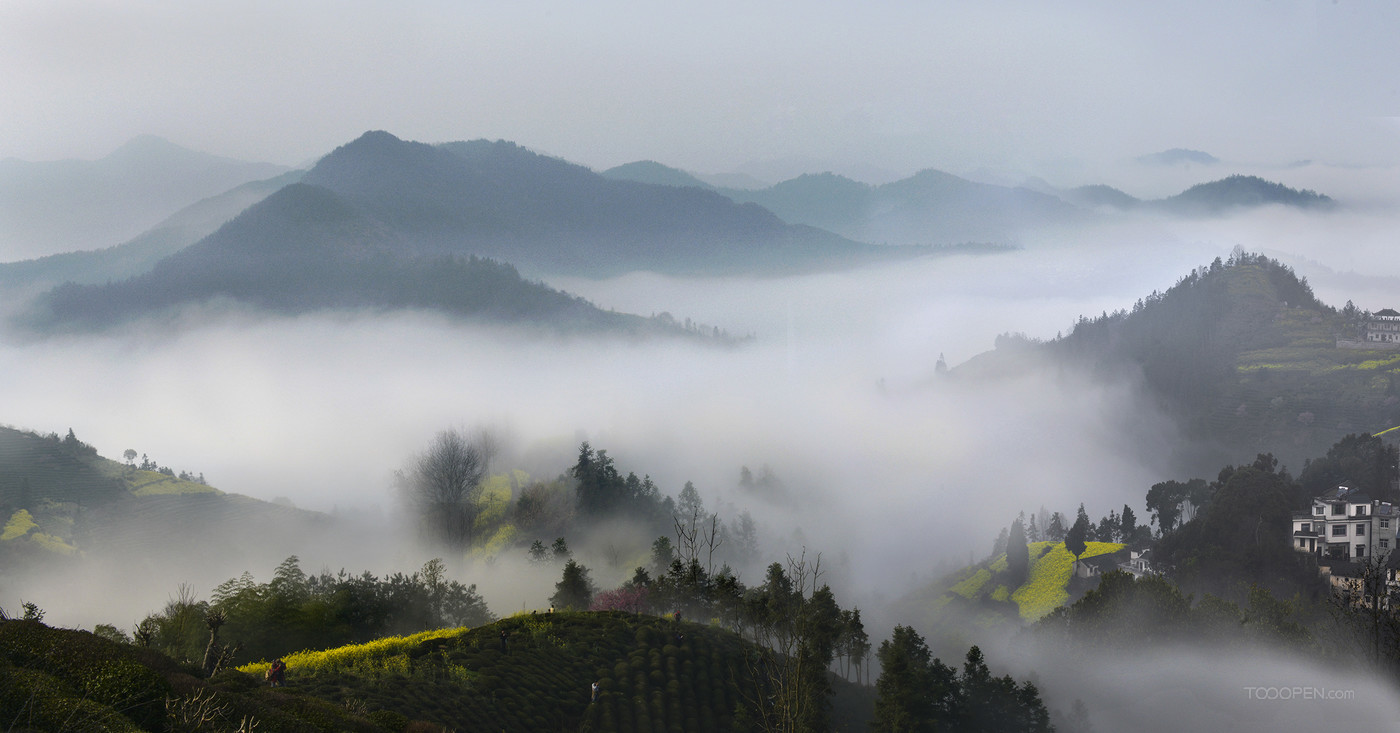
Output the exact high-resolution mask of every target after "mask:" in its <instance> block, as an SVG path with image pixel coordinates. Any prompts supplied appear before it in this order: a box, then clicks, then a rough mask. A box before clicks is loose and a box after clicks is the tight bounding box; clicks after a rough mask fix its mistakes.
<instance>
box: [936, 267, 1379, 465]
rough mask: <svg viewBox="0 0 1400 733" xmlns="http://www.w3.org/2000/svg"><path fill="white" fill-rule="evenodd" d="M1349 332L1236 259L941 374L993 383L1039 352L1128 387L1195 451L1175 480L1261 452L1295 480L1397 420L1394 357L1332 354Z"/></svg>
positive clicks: (1355, 323)
mask: <svg viewBox="0 0 1400 733" xmlns="http://www.w3.org/2000/svg"><path fill="white" fill-rule="evenodd" d="M1363 325H1364V314H1362V313H1359V312H1356V311H1355V310H1354V309H1343V310H1337V309H1336V308H1333V307H1331V306H1328V305H1327V304H1324V303H1322V302H1320V301H1318V299H1317V298H1316V297H1315V296H1314V295H1313V292H1312V289H1311V287H1309V286H1308V283H1307V281H1306V280H1304V279H1302V278H1300V277H1298V276H1297V275H1296V274H1295V273H1294V272H1293V271H1292V270H1291V269H1290V268H1288V267H1286V266H1284V265H1282V264H1280V263H1278V262H1276V261H1274V260H1271V259H1269V258H1267V257H1263V256H1261V255H1252V254H1248V253H1245V252H1243V251H1237V252H1236V253H1234V254H1233V255H1232V256H1231V257H1230V259H1229V260H1228V261H1225V262H1222V261H1221V260H1220V259H1218V258H1217V259H1216V260H1215V261H1214V262H1213V263H1211V264H1210V265H1209V266H1205V267H1198V268H1196V269H1195V270H1193V271H1192V272H1190V273H1189V274H1187V275H1186V276H1185V277H1182V278H1181V279H1180V280H1179V281H1178V282H1177V284H1176V285H1174V286H1173V287H1171V288H1170V289H1168V290H1167V291H1166V292H1154V293H1152V294H1151V295H1148V296H1147V297H1145V298H1143V299H1142V300H1139V301H1138V302H1137V303H1136V304H1135V305H1134V306H1133V307H1132V308H1131V309H1124V310H1121V311H1116V312H1114V313H1104V314H1101V315H1100V316H1099V317H1096V318H1095V317H1081V319H1080V320H1079V322H1078V323H1076V324H1075V325H1074V328H1073V330H1072V331H1070V332H1069V333H1067V334H1066V335H1064V336H1063V337H1061V338H1057V339H1055V340H1053V341H1050V342H1048V343H1043V344H1041V343H1036V342H1030V341H1026V340H1023V339H1017V338H1014V337H1012V338H1008V337H1002V338H999V339H998V347H997V350H996V351H993V352H987V353H986V354H982V355H979V356H977V357H975V358H973V359H972V360H970V361H969V362H967V363H966V364H964V365H960V366H958V367H956V368H955V369H954V370H952V372H951V373H952V374H953V375H954V376H968V377H978V376H981V377H991V378H998V377H1000V376H1002V375H1006V374H1012V373H1017V372H1018V371H1021V370H1024V369H1028V368H1035V367H1034V366H1033V365H1035V364H1039V363H1040V361H1039V360H1038V359H1036V358H1033V356H1035V355H1047V354H1048V355H1049V356H1051V357H1052V358H1053V359H1055V360H1056V361H1058V362H1060V363H1062V364H1069V365H1075V366H1078V367H1081V368H1083V369H1086V370H1088V371H1090V372H1091V373H1093V374H1095V375H1096V376H1097V377H1100V378H1103V379H1131V380H1134V381H1137V380H1139V379H1140V380H1141V381H1143V382H1144V383H1145V384H1146V386H1147V388H1148V389H1149V390H1150V391H1151V393H1152V394H1153V395H1154V396H1155V397H1156V398H1157V401H1158V402H1159V404H1160V405H1161V406H1162V408H1163V409H1164V410H1165V411H1166V412H1167V414H1169V415H1171V416H1173V417H1175V418H1176V419H1177V421H1178V422H1179V423H1180V425H1181V427H1182V428H1183V431H1182V432H1183V433H1184V434H1185V435H1186V436H1189V438H1190V439H1191V440H1193V441H1195V446H1194V448H1193V449H1191V450H1190V451H1188V453H1189V455H1188V459H1189V464H1190V465H1187V466H1184V467H1183V470H1188V471H1190V472H1201V471H1209V470H1214V469H1215V468H1217V467H1218V466H1220V465H1222V464H1226V463H1232V462H1239V461H1242V460H1245V459H1247V458H1250V457H1252V456H1254V455H1255V454H1258V453H1265V452H1271V453H1273V454H1274V455H1275V456H1276V457H1277V458H1278V459H1279V460H1280V461H1281V462H1282V463H1283V464H1284V465H1286V466H1288V467H1290V468H1293V469H1295V470H1296V469H1298V468H1300V467H1301V466H1302V465H1303V462H1304V461H1305V460H1306V459H1308V458H1311V457H1314V456H1318V455H1322V454H1324V453H1325V452H1326V451H1327V449H1328V448H1329V447H1330V446H1332V445H1333V444H1334V443H1336V442H1337V441H1338V440H1340V439H1341V438H1342V437H1344V436H1346V435H1347V434H1350V433H1368V432H1369V433H1375V432H1379V431H1381V430H1385V429H1387V428H1390V427H1392V426H1394V425H1396V424H1397V423H1400V354H1397V353H1396V352H1395V351H1381V350H1368V349H1364V348H1339V347H1338V345H1337V344H1338V341H1339V340H1355V339H1356V338H1357V337H1358V333H1359V332H1360V331H1361V330H1362V328H1363Z"/></svg>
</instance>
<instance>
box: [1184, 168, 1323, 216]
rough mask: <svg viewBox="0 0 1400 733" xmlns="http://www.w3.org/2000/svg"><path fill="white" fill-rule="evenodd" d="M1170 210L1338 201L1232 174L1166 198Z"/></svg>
mask: <svg viewBox="0 0 1400 733" xmlns="http://www.w3.org/2000/svg"><path fill="white" fill-rule="evenodd" d="M1162 203H1163V204H1165V205H1167V206H1168V207H1169V208H1174V209H1178V210H1183V211H1218V210H1221V209H1226V208H1232V207H1239V206H1266V205H1268V204H1282V205H1284V206H1293V207H1297V208H1320V209H1325V208H1330V207H1332V206H1334V205H1336V201H1334V200H1333V199H1332V198H1330V197H1328V196H1325V195H1323V194H1320V193H1317V192H1316V191H1309V190H1307V189H1302V190H1299V189H1295V188H1289V187H1288V186H1285V185H1283V184H1282V183H1275V182H1273V181H1267V180H1264V179H1263V178H1260V177H1258V176H1244V175H1233V176H1227V177H1225V178H1222V179H1220V180H1218V181H1211V182H1209V183H1199V184H1196V185H1195V186H1192V187H1190V188H1188V189H1186V190H1185V191H1182V192H1181V193H1179V194H1177V195H1175V196H1172V197H1170V198H1167V199H1164V200H1163V201H1162Z"/></svg>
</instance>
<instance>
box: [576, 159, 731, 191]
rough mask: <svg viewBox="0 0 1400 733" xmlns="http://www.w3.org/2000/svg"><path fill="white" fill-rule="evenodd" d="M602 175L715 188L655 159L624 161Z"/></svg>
mask: <svg viewBox="0 0 1400 733" xmlns="http://www.w3.org/2000/svg"><path fill="white" fill-rule="evenodd" d="M600 175H602V176H603V177H604V178H611V179H613V180H618V181H633V182H635V183H651V184H655V185H659V186H681V187H690V188H706V189H708V188H713V186H711V185H710V184H708V183H706V182H704V181H702V180H700V179H699V178H696V177H695V176H693V175H691V174H690V173H687V172H685V171H683V170H680V169H679V168H672V167H670V166H668V165H664V164H662V163H658V162H656V161H654V160H638V161H633V162H631V163H623V164H622V165H619V166H616V167H614V168H609V169H607V170H605V171H603V172H602V173H601V174H600Z"/></svg>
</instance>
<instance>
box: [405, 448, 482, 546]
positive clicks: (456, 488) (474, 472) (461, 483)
mask: <svg viewBox="0 0 1400 733" xmlns="http://www.w3.org/2000/svg"><path fill="white" fill-rule="evenodd" d="M494 450H495V440H494V439H493V438H492V437H491V436H490V434H489V433H487V432H485V431H480V432H478V433H477V434H475V435H468V434H466V433H464V432H463V431H461V430H456V429H451V430H443V431H441V432H439V433H438V434H437V435H436V436H434V437H433V441H432V443H430V444H429V445H428V448H427V450H425V451H423V452H422V453H420V454H418V455H417V456H415V457H414V458H413V460H412V461H411V462H410V463H409V466H408V468H407V469H406V470H405V471H403V472H400V474H399V481H400V484H401V486H402V488H403V490H404V491H405V492H406V494H407V498H408V501H409V503H410V504H411V505H412V506H413V508H414V510H415V511H416V512H417V514H418V517H419V519H420V520H421V521H422V525H423V527H424V529H425V530H426V531H428V532H429V533H430V534H431V535H433V536H434V538H435V539H437V540H439V541H441V542H444V543H446V544H448V545H450V546H453V547H470V546H471V543H472V540H473V539H474V536H473V529H474V528H475V524H476V517H477V514H478V512H479V509H480V499H481V488H482V481H483V480H484V479H485V478H486V476H487V471H488V470H489V468H490V462H491V457H492V453H493V451H494Z"/></svg>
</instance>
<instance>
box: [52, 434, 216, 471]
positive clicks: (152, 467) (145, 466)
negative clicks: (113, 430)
mask: <svg viewBox="0 0 1400 733" xmlns="http://www.w3.org/2000/svg"><path fill="white" fill-rule="evenodd" d="M68 433H69V435H72V433H73V431H72V430H69V431H68ZM122 458H125V459H126V465H127V467H128V468H133V469H140V470H142V471H155V472H156V473H159V474H164V475H166V476H169V477H171V478H178V479H180V480H181V481H189V482H191V483H196V484H206V483H207V482H206V481H205V480H204V472H203V471H200V472H199V474H198V475H195V474H194V473H192V472H190V471H185V470H181V471H180V473H179V474H178V475H177V474H176V473H175V469H173V468H171V467H169V466H162V465H160V464H159V463H156V462H155V461H153V460H151V458H150V457H149V456H147V455H146V454H145V453H142V454H141V462H140V463H137V462H136V449H135V448H127V449H126V450H125V451H124V452H123V453H122Z"/></svg>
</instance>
